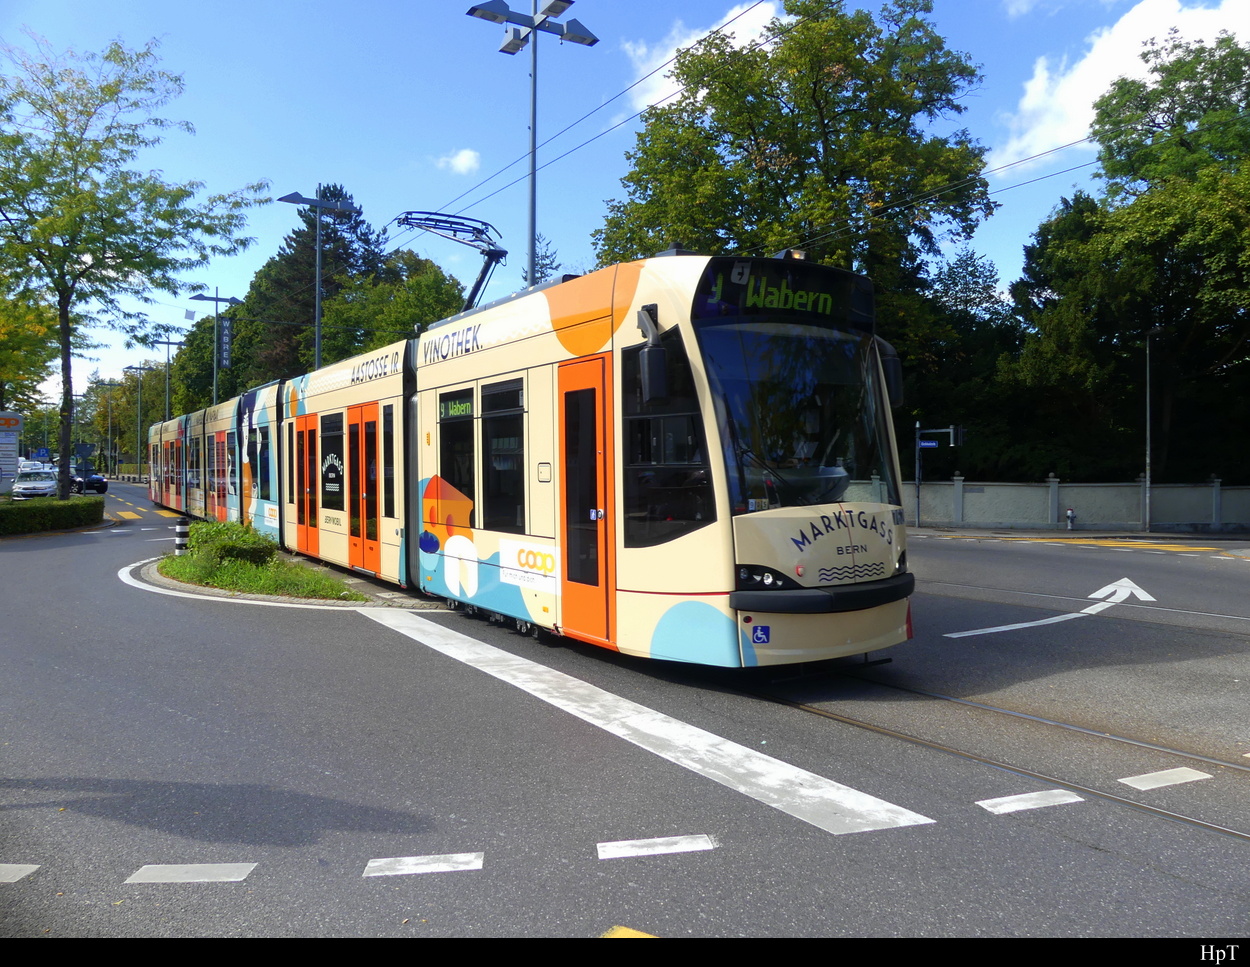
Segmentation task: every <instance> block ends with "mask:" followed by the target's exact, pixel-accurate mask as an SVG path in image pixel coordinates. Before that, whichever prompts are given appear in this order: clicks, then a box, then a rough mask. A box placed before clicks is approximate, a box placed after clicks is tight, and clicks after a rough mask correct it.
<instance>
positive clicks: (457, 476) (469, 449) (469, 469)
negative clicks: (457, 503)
mask: <svg viewBox="0 0 1250 967" xmlns="http://www.w3.org/2000/svg"><path fill="white" fill-rule="evenodd" d="M438 440H439V448H438V473H439V476H440V477H442V478H443V479H444V480H445V481H447V483H449V484H450V485H451V486H453V487H455V488H456V490H458V491H460V493H462V494H463V495H464V496H465V497H467V498H468V499H469V500H470V501H473V500H474V486H473V484H474V481H473V390H471V389H466V390H458V391H456V392H454V393H443V394H441V395H440V396H439V398H438ZM472 516H473V517H476V516H477V514H476V513H474V514H473V515H472ZM469 526H470V527H476V526H478V525H477V524H476V523H475V522H474V521H472V520H471V521H470V523H469Z"/></svg>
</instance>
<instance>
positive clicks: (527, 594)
mask: <svg viewBox="0 0 1250 967" xmlns="http://www.w3.org/2000/svg"><path fill="white" fill-rule="evenodd" d="M899 382H900V380H899V372H898V359H897V357H896V356H895V355H894V353H893V351H892V350H890V349H889V347H888V345H887V344H886V343H884V342H883V341H882V340H881V339H879V338H878V337H876V335H875V334H874V331H873V305H872V288H871V284H870V283H869V282H868V281H867V280H866V279H864V278H862V277H859V276H856V275H853V274H851V273H848V272H843V271H840V270H837V269H831V268H828V267H824V266H818V265H812V264H810V263H807V262H804V261H802V260H799V259H788V258H786V259H783V258H777V259H754V258H732V257H712V258H708V257H704V256H693V255H685V254H674V255H668V256H664V257H657V258H652V259H646V260H643V261H639V262H632V263H628V264H624V265H617V266H613V267H610V268H606V269H601V270H599V271H597V272H593V273H591V274H588V275H585V276H581V277H577V278H572V279H569V280H568V281H564V282H560V283H556V284H550V285H547V286H544V287H540V288H536V289H531V290H529V291H527V292H524V293H518V294H517V295H515V296H512V297H510V298H507V299H503V300H500V301H498V302H495V303H492V304H491V305H488V306H484V307H482V308H480V309H476V310H473V311H470V312H466V313H463V314H461V315H459V316H456V317H454V318H451V319H448V320H446V321H444V322H441V323H438V324H436V325H434V326H432V327H430V328H429V329H428V330H427V331H425V332H423V333H421V334H420V336H419V337H417V338H416V339H411V340H407V341H403V342H398V343H394V344H392V345H390V346H387V347H385V348H383V349H379V350H375V351H373V352H370V353H367V354H365V355H362V356H359V357H356V358H355V359H350V360H347V361H344V362H341V363H336V364H334V365H332V366H327V367H325V368H323V369H321V370H318V371H317V372H315V373H311V374H309V375H307V376H302V377H299V378H297V379H291V380H285V381H280V382H278V383H273V384H270V385H267V386H263V387H260V388H259V389H257V390H253V391H251V392H249V393H247V394H245V395H244V396H242V397H239V398H238V399H235V400H231V401H229V402H227V403H223V404H221V405H220V406H217V407H214V408H211V409H209V410H205V411H201V412H198V413H193V414H190V415H189V416H184V417H180V418H178V419H176V420H170V421H168V422H166V423H163V424H160V425H157V426H154V427H153V428H152V431H151V440H150V444H151V459H152V467H153V468H154V469H153V474H152V484H151V496H152V499H153V500H154V501H156V502H157V503H161V504H164V505H166V506H168V507H172V508H175V509H178V510H184V511H186V512H187V513H189V514H193V515H196V516H201V517H207V518H211V519H242V520H245V521H248V522H250V523H251V524H252V525H253V526H254V527H256V528H257V529H258V530H260V531H262V532H264V533H268V534H270V535H272V536H274V537H275V538H276V539H278V540H279V541H280V542H281V543H282V545H283V546H284V547H286V548H288V549H290V550H295V551H299V552H302V553H304V554H308V555H310V556H314V557H319V558H321V559H324V560H326V561H330V562H333V563H335V564H339V565H342V566H345V567H350V568H355V569H358V570H361V571H365V572H368V573H370V574H374V575H376V576H379V577H382V578H385V579H387V580H390V581H393V582H395V583H397V584H400V585H402V586H404V587H407V588H410V589H414V590H418V589H419V590H420V591H422V592H425V593H428V594H433V595H438V596H441V597H444V598H447V599H448V600H450V601H452V602H456V603H458V604H459V605H460V606H462V607H466V608H470V609H477V610H480V611H483V612H487V613H490V614H492V615H501V616H505V617H507V618H511V619H513V620H515V621H516V623H517V627H518V628H519V629H520V630H522V631H529V630H532V629H533V628H536V627H542V628H547V629H550V630H552V631H554V632H556V633H558V634H563V635H568V636H570V637H573V638H577V639H580V640H582V641H587V642H592V643H594V644H597V645H601V646H603V647H606V648H611V649H614V650H619V651H622V652H626V653H628V654H633V655H641V656H646V657H651V658H662V659H670V660H676V661H687V662H697V663H702V664H709V665H720V666H730V667H738V666H751V665H768V664H782V663H788V662H800V661H813V660H819V659H825V658H834V657H839V656H844V655H851V654H858V653H861V652H867V651H872V650H875V649H878V648H885V647H888V646H890V645H894V644H898V643H899V642H901V641H904V640H906V639H907V638H908V637H909V635H910V611H909V603H908V598H909V596H910V594H911V592H912V589H913V587H914V579H913V577H912V575H911V574H910V573H908V570H907V554H906V535H905V532H904V527H903V511H902V504H901V499H900V491H899V480H900V475H899V466H898V456H897V451H896V447H895V443H894V437H893V431H892V428H891V423H890V419H889V413H888V405H889V397H890V394H889V392H888V391H887V383H888V384H889V386H891V387H896V386H897V385H898V384H899Z"/></svg>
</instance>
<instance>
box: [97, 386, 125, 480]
mask: <svg viewBox="0 0 1250 967" xmlns="http://www.w3.org/2000/svg"><path fill="white" fill-rule="evenodd" d="M121 385H122V384H121V383H96V386H103V387H106V388H108V389H109V390H110V392H109V395H108V402H109V435H108V440H107V441H106V443H105V447H104V452H105V457H106V460H107V462H108V472H109V473H111V474H114V475H116V474H117V460H116V459H114V454H113V394H112V392H111V391H112V390H115V389H117V388H118V387H119V386H121Z"/></svg>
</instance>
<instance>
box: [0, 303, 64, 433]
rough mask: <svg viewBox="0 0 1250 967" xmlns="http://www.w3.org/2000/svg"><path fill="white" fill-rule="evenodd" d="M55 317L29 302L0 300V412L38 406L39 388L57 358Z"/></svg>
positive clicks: (48, 311)
mask: <svg viewBox="0 0 1250 967" xmlns="http://www.w3.org/2000/svg"><path fill="white" fill-rule="evenodd" d="M56 330H57V326H56V313H55V312H53V311H52V309H51V307H50V306H48V305H47V304H45V303H41V302H37V301H33V300H31V299H29V298H25V299H24V298H16V299H0V410H12V409H15V408H17V409H22V410H29V409H33V408H34V407H36V406H38V405H39V404H40V403H41V402H42V399H41V395H42V394H41V393H40V392H39V384H40V383H42V382H43V381H44V380H45V379H47V378H48V377H49V376H50V375H51V373H52V363H53V361H54V360H55V359H56V357H57V352H58V349H57V334H56Z"/></svg>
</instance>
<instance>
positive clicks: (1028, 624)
mask: <svg viewBox="0 0 1250 967" xmlns="http://www.w3.org/2000/svg"><path fill="white" fill-rule="evenodd" d="M1090 597H1091V598H1106V599H1107V600H1106V601H1100V602H1099V603H1098V604H1091V605H1090V606H1089V607H1088V608H1086V609H1085V610H1084V611H1075V612H1073V613H1072V614H1057V615H1054V616H1053V617H1050V618H1042V619H1041V620H1040V621H1022V622H1020V623H1019V624H1014V625H998V626H996V627H994V628H977V629H975V630H974V631H952V632H951V633H950V634H948V635H943V636H942V637H943V638H968V637H970V636H972V635H992V634H994V633H995V632H999V631H1015V630H1017V629H1019V628H1036V627H1038V626H1039V625H1053V624H1057V623H1058V622H1060V621H1071V620H1072V619H1073V618H1083V617H1085V616H1086V615H1089V614H1098V613H1099V612H1100V611H1106V610H1107V609H1108V608H1110V607H1111V606H1112V605H1116V604H1120V603H1121V602H1123V601H1126V600H1128V599H1129V598H1130V597H1137V598H1138V599H1140V600H1142V601H1154V600H1155V599H1154V598H1153V597H1151V596H1150V595H1149V594H1147V593H1146V592H1145V591H1143V590H1142V589H1141V588H1139V587H1138V586H1137V585H1136V584H1134V583H1133V582H1132V581H1130V580H1129V579H1128V578H1120V580H1118V581H1116V582H1115V583H1114V584H1108V585H1107V586H1106V587H1104V588H1099V589H1098V590H1097V591H1095V592H1094V593H1093V594H1091V595H1090Z"/></svg>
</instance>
